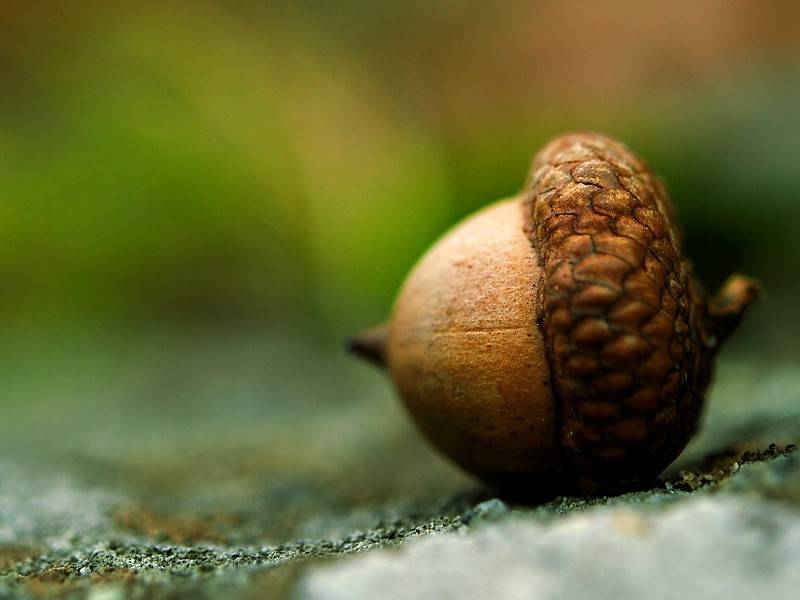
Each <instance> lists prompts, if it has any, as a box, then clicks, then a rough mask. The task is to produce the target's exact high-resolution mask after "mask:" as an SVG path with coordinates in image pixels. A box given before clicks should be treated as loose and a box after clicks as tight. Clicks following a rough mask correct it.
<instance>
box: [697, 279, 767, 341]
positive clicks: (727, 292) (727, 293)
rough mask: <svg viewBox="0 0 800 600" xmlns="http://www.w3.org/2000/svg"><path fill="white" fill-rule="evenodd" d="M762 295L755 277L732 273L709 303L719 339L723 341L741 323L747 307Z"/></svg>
mask: <svg viewBox="0 0 800 600" xmlns="http://www.w3.org/2000/svg"><path fill="white" fill-rule="evenodd" d="M760 295H761V286H760V285H759V284H758V282H757V281H756V280H755V279H751V278H750V277H744V276H742V275H731V276H730V277H729V278H728V279H727V280H726V281H725V283H724V284H723V285H722V288H720V290H719V291H718V292H717V295H716V296H714V298H713V299H712V300H711V302H709V304H708V316H709V318H710V319H711V322H712V324H713V328H714V333H715V334H716V337H717V341H718V342H722V341H723V340H724V339H725V338H727V337H728V336H729V335H730V334H731V333H733V331H734V329H736V327H737V326H738V325H739V322H740V321H741V320H742V316H743V315H744V313H745V311H746V310H747V308H748V307H749V306H750V305H751V304H752V303H753V302H755V301H756V300H757V299H758V297H759V296H760Z"/></svg>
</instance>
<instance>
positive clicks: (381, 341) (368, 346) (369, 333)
mask: <svg viewBox="0 0 800 600" xmlns="http://www.w3.org/2000/svg"><path fill="white" fill-rule="evenodd" d="M388 342H389V326H388V325H387V324H385V323H384V324H381V325H378V326H377V327H371V328H370V329H365V330H364V331H360V332H358V333H357V334H356V335H354V336H353V337H352V338H350V339H349V340H348V341H347V350H348V351H349V352H352V353H353V354H355V355H356V356H358V357H359V358H363V359H364V360H366V361H367V362H371V363H373V364H375V365H378V366H379V367H385V366H386V346H387V344H388Z"/></svg>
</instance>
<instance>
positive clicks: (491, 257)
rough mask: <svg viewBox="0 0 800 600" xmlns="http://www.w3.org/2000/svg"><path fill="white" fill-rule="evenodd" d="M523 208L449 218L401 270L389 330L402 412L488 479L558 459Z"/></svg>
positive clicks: (543, 467)
mask: <svg viewBox="0 0 800 600" xmlns="http://www.w3.org/2000/svg"><path fill="white" fill-rule="evenodd" d="M524 218H525V215H524V207H523V203H522V200H521V199H511V200H506V201H502V202H499V203H497V204H494V205H492V206H490V207H488V208H486V209H484V210H482V211H481V212H479V213H477V214H476V215H474V216H473V217H471V218H470V219H468V220H467V221H465V222H463V223H461V224H460V225H458V226H456V227H455V228H454V229H453V230H452V231H451V232H450V233H449V234H447V235H446V236H445V237H444V238H442V239H441V240H440V241H439V242H437V244H436V245H434V247H433V248H431V250H430V251H429V252H428V253H427V254H426V255H425V257H424V258H423V259H422V260H421V261H420V263H419V264H418V265H417V266H416V267H415V268H414V270H413V271H412V273H411V275H410V276H409V278H408V279H407V281H406V283H405V284H404V286H403V289H402V291H401V292H400V295H399V297H398V299H397V302H396V305H395V310H394V313H393V316H392V319H391V322H390V328H389V348H388V364H389V369H390V372H391V375H392V378H393V379H394V381H395V382H396V385H397V387H398V389H399V391H400V395H401V396H402V397H403V399H404V401H405V403H406V405H407V406H408V409H409V412H410V413H411V415H412V416H413V417H414V419H415V420H416V422H417V423H418V424H419V426H420V428H421V429H422V431H423V432H424V433H425V434H426V436H427V437H428V438H429V439H430V440H431V442H432V443H433V444H434V445H436V446H437V447H438V448H440V449H441V450H442V451H443V452H444V453H445V454H447V455H448V456H450V457H451V458H453V459H454V460H455V461H456V462H458V463H459V464H461V465H462V466H463V467H465V468H466V469H468V470H469V471H471V472H473V473H477V474H480V475H481V476H483V477H486V478H488V479H490V480H491V479H495V478H497V477H501V478H502V477H504V476H505V475H511V474H517V475H527V476H535V475H537V474H541V473H543V472H545V471H549V470H552V469H554V468H557V467H558V466H559V464H560V461H561V458H560V457H561V454H560V450H559V444H560V442H559V440H558V438H557V434H556V432H557V430H556V421H555V419H556V409H555V406H554V404H553V399H552V395H551V388H550V381H549V379H550V374H549V367H548V364H547V361H546V359H545V356H544V345H543V342H542V337H541V334H540V332H539V330H538V329H537V327H536V321H537V319H538V318H539V315H540V310H539V307H538V306H537V294H536V286H537V285H539V283H540V280H541V277H540V270H539V261H538V258H537V257H536V255H535V252H534V250H533V247H532V246H531V243H530V240H529V239H528V238H527V236H526V235H525V228H524V222H523V221H524Z"/></svg>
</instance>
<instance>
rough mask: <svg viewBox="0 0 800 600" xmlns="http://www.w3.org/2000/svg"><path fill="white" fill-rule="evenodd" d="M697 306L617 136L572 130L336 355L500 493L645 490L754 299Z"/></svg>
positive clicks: (736, 280) (632, 159) (652, 187)
mask: <svg viewBox="0 0 800 600" xmlns="http://www.w3.org/2000/svg"><path fill="white" fill-rule="evenodd" d="M757 294H758V285H757V284H756V282H755V281H754V280H752V279H748V278H745V277H741V276H733V277H731V278H730V279H729V280H728V281H727V282H726V283H725V285H724V286H723V288H722V290H721V292H720V293H719V294H718V295H717V296H716V297H715V298H713V299H710V298H708V297H707V296H706V294H705V293H704V291H703V289H702V287H701V286H700V285H699V284H698V283H697V282H696V281H695V280H694V279H693V278H692V275H691V265H690V264H689V262H688V261H687V260H686V259H685V258H683V257H682V255H681V248H680V234H679V232H678V229H677V225H676V222H675V215H674V209H673V206H672V203H671V201H670V199H669V197H668V195H667V192H666V190H665V189H664V187H663V185H662V184H661V182H660V181H659V180H658V179H657V178H656V177H655V176H654V175H653V173H652V172H651V171H650V169H649V168H648V166H647V165H646V164H645V163H644V161H643V160H642V159H640V158H639V157H638V156H636V155H635V154H633V153H632V152H631V151H630V150H629V149H628V148H627V147H625V146H624V145H623V144H621V143H620V142H618V141H616V140H614V139H611V138H609V137H607V136H604V135H600V134H595V133H570V134H566V135H563V136H560V137H558V138H556V139H554V140H552V141H551V142H550V143H549V144H547V145H546V146H545V147H544V149H542V151H541V152H539V153H538V155H537V156H536V157H535V158H534V161H533V165H532V168H531V172H530V177H529V180H528V183H527V184H526V186H525V189H524V190H523V191H522V192H521V193H520V194H519V195H518V196H516V197H514V198H511V199H507V200H502V201H500V202H497V203H495V204H492V205H490V206H488V207H487V208H485V209H483V210H481V211H480V212H478V213H477V214H475V215H473V216H471V217H469V218H467V219H466V220H465V221H463V222H462V223H460V224H459V225H457V226H456V227H455V228H454V229H452V230H451V231H450V232H449V233H447V234H446V235H445V236H444V237H443V238H442V239H440V240H439V241H438V242H437V243H436V244H435V245H434V246H433V248H431V249H430V250H429V251H428V253H427V254H426V255H425V256H424V257H423V258H422V259H421V260H420V261H419V263H418V264H417V265H416V267H415V268H414V269H413V271H412V272H411V274H410V275H409V276H408V278H407V280H406V281H405V283H404V285H403V287H402V290H401V291H400V294H399V296H398V298H397V301H396V303H395V306H394V310H393V313H392V316H391V318H390V320H389V322H388V324H387V325H385V326H381V327H378V328H375V329H372V330H369V331H367V332H364V333H362V334H360V335H358V336H357V337H356V338H355V339H354V340H353V341H352V343H351V349H352V350H353V351H354V352H355V353H357V354H359V355H361V356H363V357H365V358H368V359H370V360H372V361H374V362H376V363H378V364H381V365H384V366H385V367H386V368H387V369H388V371H389V373H390V374H391V377H392V379H393V380H394V383H395V385H396V387H397V389H398V391H399V393H400V395H401V396H402V398H403V401H404V402H405V405H406V406H407V408H408V410H409V412H410V414H411V415H412V417H413V419H414V420H415V421H416V423H417V425H418V426H419V428H420V429H421V430H422V432H423V433H424V434H425V436H426V437H427V438H428V439H429V440H430V442H432V444H433V445H434V446H436V447H437V448H438V449H439V450H441V451H442V452H443V453H444V454H446V455H447V456H449V457H450V458H451V459H452V460H454V461H455V462H456V463H458V464H459V465H460V466H461V467H463V468H464V469H466V470H467V471H469V472H470V473H472V474H474V475H476V476H477V477H479V478H481V479H482V480H483V481H485V482H486V483H487V484H489V485H491V486H493V487H496V488H498V489H500V490H501V491H502V492H505V493H507V494H509V495H525V496H530V495H535V496H538V495H548V494H552V493H565V492H568V491H571V490H574V489H579V490H580V491H582V492H583V493H609V492H616V491H623V490H626V489H633V488H635V487H638V486H642V485H644V484H645V483H649V482H651V481H652V480H653V479H654V478H655V477H656V476H657V475H658V474H659V473H660V472H661V471H662V470H663V469H664V468H665V467H666V466H667V465H668V464H669V463H670V462H672V461H673V460H674V459H675V458H676V457H677V456H678V454H679V453H680V452H681V451H682V450H683V448H684V446H685V445H686V444H687V442H688V441H689V438H690V437H691V435H692V433H693V432H694V430H695V427H696V425H697V420H698V415H699V413H700V410H701V408H702V404H703V397H704V394H705V391H706V388H707V386H708V383H709V379H710V376H711V370H712V362H713V358H714V355H715V354H716V353H717V351H718V350H719V348H720V344H721V342H722V341H723V340H724V339H725V338H726V337H727V336H728V335H729V334H730V333H731V332H732V331H733V330H734V328H735V327H736V325H737V324H738V322H739V320H740V318H741V316H742V313H743V311H744V310H745V308H746V307H747V306H748V305H749V304H750V303H751V302H752V301H753V300H754V299H755V298H756V296H757Z"/></svg>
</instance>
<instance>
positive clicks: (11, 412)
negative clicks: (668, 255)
mask: <svg viewBox="0 0 800 600" xmlns="http://www.w3.org/2000/svg"><path fill="white" fill-rule="evenodd" d="M71 339H72V341H71V343H70V344H68V345H67V344H65V345H64V346H63V348H59V347H57V346H55V345H54V344H53V343H52V341H51V340H42V341H41V343H40V344H38V345H37V344H36V343H34V342H31V341H30V340H29V341H28V342H26V343H28V344H30V345H29V346H28V347H27V348H26V347H25V346H24V344H18V345H17V346H16V348H17V351H16V352H15V353H14V354H13V356H12V355H8V356H5V357H4V365H5V366H6V367H7V369H8V370H7V371H6V372H5V374H4V377H3V378H0V394H2V397H3V401H4V405H3V415H2V419H0V598H38V597H68V598H76V599H83V598H91V599H93V600H101V599H103V598H105V599H106V600H109V599H114V598H144V597H148V598H150V597H154V598H183V597H185V598H234V599H235V598H260V597H276V596H277V597H280V596H294V597H304V596H311V597H341V596H342V594H347V593H350V592H349V591H348V589H352V590H361V591H366V590H368V589H373V587H370V586H377V588H376V589H382V590H383V591H386V590H387V589H389V588H390V587H391V586H393V585H395V582H396V581H397V580H396V577H398V576H399V574H403V573H407V572H408V571H407V570H408V569H410V568H412V565H413V570H414V573H412V574H411V575H406V576H404V577H403V578H402V580H403V582H404V584H403V585H404V587H403V588H402V590H404V591H407V592H408V594H412V593H415V594H423V593H424V592H425V591H426V590H430V589H431V587H430V586H432V585H433V586H441V593H442V594H443V595H447V594H451V595H453V594H457V593H458V594H461V595H462V596H466V597H468V596H470V595H472V596H475V595H476V593H477V592H479V591H482V590H484V589H488V588H487V587H485V586H492V585H498V586H505V585H508V586H510V587H502V588H501V587H496V588H492V589H495V590H497V591H498V593H500V592H506V593H507V594H506V595H507V597H517V596H514V594H522V596H523V597H534V598H535V597H547V596H543V595H542V594H539V596H537V595H536V594H535V593H534V592H533V591H531V589H532V588H531V587H530V586H534V585H537V586H538V585H542V586H549V587H542V588H541V590H543V592H542V593H544V591H548V590H549V592H551V593H556V591H560V592H563V594H565V595H567V594H577V593H578V592H579V591H580V590H581V589H591V590H592V593H595V592H596V593H597V594H601V593H604V594H606V596H608V594H611V593H613V592H614V591H615V590H617V589H620V588H617V587H614V586H616V585H617V584H619V585H621V584H622V582H627V583H629V584H630V585H631V586H634V587H633V588H632V589H638V588H636V587H635V585H638V584H637V583H636V582H641V580H642V579H641V578H638V579H637V578H636V577H638V574H639V573H640V572H641V573H644V574H647V577H648V578H649V579H652V580H653V581H656V580H658V581H665V582H666V583H667V584H669V583H670V582H671V585H667V584H665V586H663V587H661V588H659V593H661V592H663V594H665V595H664V596H663V597H672V596H669V595H667V594H669V593H670V592H671V591H675V592H676V596H675V597H677V594H678V592H684V591H685V590H687V589H689V587H688V586H689V585H693V584H694V585H697V586H701V587H698V588H696V589H699V590H707V589H709V588H707V587H702V586H711V585H712V584H713V581H712V580H714V581H716V582H717V584H718V585H717V587H715V588H714V591H713V593H717V591H719V590H729V589H732V588H735V589H736V591H737V592H739V591H741V593H745V592H751V593H752V594H754V595H755V596H757V595H758V594H759V593H762V592H763V593H766V592H767V591H769V592H770V593H771V594H772V595H773V596H774V597H781V595H782V593H783V592H785V591H786V590H790V589H791V588H789V587H788V586H790V585H794V584H795V583H796V582H794V581H793V580H792V579H791V573H790V569H789V567H790V566H791V567H793V568H794V569H795V570H797V568H798V566H799V565H797V564H796V563H797V560H796V559H795V558H793V557H794V556H797V555H798V552H797V548H796V547H795V546H793V544H795V543H796V540H797V525H796V521H797V514H796V511H797V507H798V503H800V475H799V474H798V473H799V472H800V468H799V467H798V460H800V454H798V455H795V454H793V453H792V451H791V449H790V448H788V447H787V446H786V445H787V444H790V443H792V442H794V441H795V440H797V439H798V438H800V402H799V401H798V400H800V398H798V396H800V368H798V367H797V366H795V365H793V364H789V363H775V362H769V363H767V362H758V361H757V360H755V359H753V358H737V357H736V356H735V355H734V356H731V357H726V359H725V360H724V361H723V363H722V365H721V369H720V371H719V374H718V378H717V384H716V386H715V388H714V391H713V393H712V395H711V402H710V406H709V411H708V414H707V415H706V418H705V421H704V423H705V424H704V427H703V429H702V432H701V434H700V435H699V436H698V437H697V439H696V440H694V441H693V442H692V444H691V445H690V447H689V448H687V451H686V452H685V453H684V455H683V456H682V457H681V459H680V460H679V461H678V463H676V465H674V466H673V467H671V469H670V470H669V471H668V472H667V474H666V477H667V480H666V483H662V484H658V485H656V486H654V487H653V488H652V489H649V490H643V491H641V492H638V493H635V494H628V495H625V496H619V497H614V498H596V499H591V500H588V499H581V498H557V499H555V500H553V501H550V502H547V503H544V504H541V505H538V506H527V507H522V506H517V505H513V504H508V503H506V502H503V501H501V500H499V499H497V498H494V497H493V495H492V494H491V493H490V492H488V491H487V490H485V489H483V488H481V487H480V486H479V485H478V484H476V483H475V482H473V481H472V480H470V479H469V478H467V477H465V476H464V475H462V474H461V473H460V472H459V471H457V470H456V469H454V468H453V467H451V466H450V465H449V464H448V463H446V462H445V461H444V460H443V459H441V458H440V457H439V456H438V455H436V454H435V453H434V452H432V451H431V450H430V449H429V448H428V447H427V446H426V445H425V444H424V442H423V441H422V440H421V438H420V436H419V435H418V434H417V432H416V431H414V429H413V427H412V426H411V425H410V423H409V421H408V419H407V417H406V415H404V414H403V412H402V409H401V408H400V405H399V403H398V402H397V401H396V399H395V398H394V396H393V393H392V391H391V390H390V388H389V387H388V385H387V384H386V381H385V380H384V379H382V378H381V377H380V376H379V375H378V374H376V373H375V372H373V371H370V370H369V369H366V368H364V367H362V366H360V365H358V364H356V363H354V362H352V361H349V360H348V359H347V358H346V357H344V356H343V355H341V353H340V352H339V350H338V348H335V347H319V346H318V343H317V342H316V341H315V340H307V341H303V338H302V337H301V336H297V335H296V334H295V332H286V333H285V335H284V336H280V335H277V334H276V335H273V336H270V339H268V340H265V339H264V336H260V335H257V334H256V333H254V334H252V335H244V334H243V335H241V336H233V337H232V336H222V335H219V334H209V333H204V334H199V333H195V334H192V335H188V334H186V333H185V332H184V333H182V334H181V335H178V336H175V337H169V336H165V335H164V334H162V333H158V334H155V333H152V332H149V333H148V332H140V333H135V334H134V333H128V334H126V335H124V336H121V337H120V338H119V339H118V338H116V337H103V336H100V337H86V338H81V337H73V338H71ZM45 349H46V353H45ZM59 353H60V354H59ZM54 354H59V355H58V356H54ZM299 363H302V367H298V364H299ZM53 365H61V366H60V367H59V368H58V369H56V368H54V366H53ZM43 373H44V374H46V376H43V375H42V374H43ZM308 373H313V375H314V376H313V377H310V376H308ZM773 443H774V444H778V446H776V447H774V448H773V449H772V450H770V449H769V448H770V444H773ZM591 532H595V534H594V535H592V534H590V533H591ZM540 538H541V539H547V540H549V541H550V544H548V545H547V546H548V547H549V546H552V548H553V549H558V553H557V554H547V553H546V552H545V549H546V548H545V545H542V544H541V543H540V542H539V541H537V540H539V539H540ZM586 544H589V545H588V546H587V545H586ZM604 544H607V545H604ZM670 544H679V550H678V551H676V550H675V549H674V548H670V547H668V546H670ZM484 546H485V547H486V548H490V549H491V551H489V550H485V551H484ZM584 546H586V547H585V548H584ZM636 548H639V549H641V550H642V551H640V552H637V551H635V549H636ZM711 548H714V549H716V550H718V552H719V553H720V554H719V555H720V556H721V557H725V560H727V561H730V562H731V565H734V566H736V567H737V571H736V573H735V574H734V575H730V576H727V575H726V576H723V575H719V574H716V573H718V572H717V571H714V570H713V569H715V568H718V566H719V563H716V562H705V563H704V562H703V560H706V561H712V558H713V555H714V553H713V552H711ZM704 549H705V550H704ZM598 554H599V556H598ZM354 555H359V556H354ZM706 555H708V556H706ZM522 556H526V557H528V559H526V560H525V562H524V564H522V563H520V562H515V561H519V560H521V559H520V558H519V557H522ZM437 557H438V558H437ZM501 557H507V558H505V559H501ZM588 557H592V561H589V560H588ZM612 557H617V558H618V561H617V563H616V564H617V567H616V568H617V571H616V573H617V578H615V579H613V580H611V581H608V582H606V583H605V584H604V585H601V583H600V582H599V580H600V579H602V577H601V575H602V572H603V570H602V568H601V567H602V566H603V565H604V564H608V565H610V564H611V562H610V559H611V558H612ZM556 559H557V560H556ZM607 559H608V560H609V562H608V563H606V562H603V561H606V560H607ZM548 560H549V561H550V562H547V561H548ZM351 561H352V562H351ZM420 561H423V562H425V564H424V565H422V566H420ZM598 561H599V562H598ZM595 563H596V564H595ZM543 565H544V566H549V568H550V570H549V571H548V573H549V575H548V579H547V580H546V581H544V580H543V579H542V578H543V577H544V575H543V572H542V568H543ZM575 565H583V566H582V567H581V568H582V569H583V570H581V571H580V573H581V574H582V577H583V574H585V578H586V581H584V582H581V581H579V580H580V579H581V578H576V577H575V572H574V569H575V568H577V567H576V566H575ZM698 565H707V566H708V568H707V569H704V568H698ZM715 565H717V566H715ZM747 565H749V568H747V569H745V567H746V566H747ZM608 568H609V569H610V568H611V567H610V566H608ZM417 572H419V577H417V576H416V575H415V574H416V573H417ZM427 573H430V574H431V576H430V577H428V576H425V574H427ZM715 574H716V575H715ZM354 578H355V579H358V581H359V584H358V585H360V586H363V587H353V586H354V585H355V584H354V583H347V582H352V581H353V579H354ZM685 578H688V579H685ZM516 579H518V580H520V581H523V582H527V583H526V585H527V586H528V587H519V586H517V587H514V585H513V584H511V583H508V582H509V581H511V580H516ZM478 580H480V582H479V581H478ZM592 581H594V582H595V584H596V585H594V587H592V588H581V587H580V586H582V585H586V586H588V585H590V582H592ZM615 582H616V583H615ZM481 586H484V587H481ZM344 588H348V589H344ZM537 589H539V588H537ZM402 590H401V591H402ZM709 594H712V592H709ZM337 595H338V596H337ZM784 595H785V594H784ZM589 597H591V596H589ZM600 597H603V596H600ZM623 597H624V596H623ZM650 597H652V596H650ZM656 597H658V596H656ZM709 597H714V596H713V595H709ZM731 597H736V596H731Z"/></svg>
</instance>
